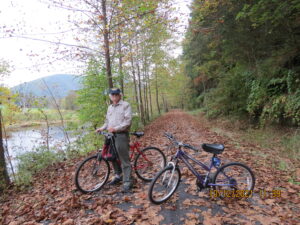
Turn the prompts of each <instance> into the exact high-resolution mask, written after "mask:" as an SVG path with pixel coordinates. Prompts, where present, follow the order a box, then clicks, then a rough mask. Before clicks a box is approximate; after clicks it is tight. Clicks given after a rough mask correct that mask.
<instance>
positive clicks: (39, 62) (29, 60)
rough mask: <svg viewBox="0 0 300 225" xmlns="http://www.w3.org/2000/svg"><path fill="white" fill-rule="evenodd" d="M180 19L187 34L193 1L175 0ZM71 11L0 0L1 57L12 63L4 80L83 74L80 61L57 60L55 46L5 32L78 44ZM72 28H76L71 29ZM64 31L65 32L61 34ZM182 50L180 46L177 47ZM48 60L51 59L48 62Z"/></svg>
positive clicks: (29, 0)
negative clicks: (190, 5)
mask: <svg viewBox="0 0 300 225" xmlns="http://www.w3.org/2000/svg"><path fill="white" fill-rule="evenodd" d="M174 2H175V3H176V8H177V9H178V11H179V13H178V17H180V19H181V21H182V22H181V27H180V32H182V36H183V34H184V31H185V29H184V27H186V26H187V19H188V15H189V8H188V5H189V4H190V2H191V0H174ZM68 14H70V12H69V11H68V10H64V9H58V8H53V7H50V8H49V7H48V5H47V4H45V3H42V2H41V0H1V1H0V21H1V24H0V28H1V27H3V26H5V28H4V29H2V28H1V29H0V59H3V60H5V61H8V62H9V64H10V65H11V66H12V69H11V70H12V71H11V74H10V76H9V77H6V78H5V79H4V80H2V81H1V83H3V84H4V85H6V86H8V87H12V86H14V85H17V84H19V83H22V82H27V81H31V80H34V79H37V78H41V77H43V76H49V75H52V74H80V73H81V72H82V69H80V68H82V67H83V65H79V64H78V63H77V62H70V61H69V62H65V61H62V60H56V61H55V59H57V58H58V57H59V56H58V55H55V54H54V49H55V47H56V46H55V45H53V44H50V43H47V42H42V41H37V40H30V39H25V38H17V37H7V35H6V34H3V32H2V31H5V30H11V29H15V34H18V35H20V36H23V37H30V38H35V39H42V40H50V41H57V40H58V39H59V40H60V41H61V42H63V43H68V44H76V42H75V41H74V39H73V37H74V35H75V32H76V30H73V29H75V28H74V26H73V25H72V24H71V23H69V22H68ZM72 30H73V31H72ZM61 31H66V32H64V33H63V34H61V33H60V32H61ZM177 52H180V49H178V50H177ZM49 62H52V63H51V64H49Z"/></svg>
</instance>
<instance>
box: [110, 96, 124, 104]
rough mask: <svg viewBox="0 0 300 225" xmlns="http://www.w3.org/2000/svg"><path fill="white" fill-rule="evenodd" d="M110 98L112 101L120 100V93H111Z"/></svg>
mask: <svg viewBox="0 0 300 225" xmlns="http://www.w3.org/2000/svg"><path fill="white" fill-rule="evenodd" d="M110 99H111V100H112V102H113V103H117V102H119V101H120V99H121V95H120V94H111V95H110Z"/></svg>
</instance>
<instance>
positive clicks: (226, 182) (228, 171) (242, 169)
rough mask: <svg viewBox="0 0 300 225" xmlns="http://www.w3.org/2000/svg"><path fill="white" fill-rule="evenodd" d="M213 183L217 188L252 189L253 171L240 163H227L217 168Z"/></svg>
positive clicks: (253, 182)
mask: <svg viewBox="0 0 300 225" xmlns="http://www.w3.org/2000/svg"><path fill="white" fill-rule="evenodd" d="M213 180H214V181H213V183H215V184H217V185H218V186H214V188H215V189H218V190H242V191H252V190H253V189H254V184H255V178H254V174H253V172H252V171H251V170H250V168H248V167H247V166H246V165H244V164H241V163H229V164H227V165H224V166H222V167H220V168H219V170H218V172H217V173H216V175H215V177H214V179H213Z"/></svg>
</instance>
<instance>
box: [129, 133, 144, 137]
mask: <svg viewBox="0 0 300 225" xmlns="http://www.w3.org/2000/svg"><path fill="white" fill-rule="evenodd" d="M130 134H132V135H134V136H136V137H137V138H140V137H142V136H144V132H132V133H130Z"/></svg>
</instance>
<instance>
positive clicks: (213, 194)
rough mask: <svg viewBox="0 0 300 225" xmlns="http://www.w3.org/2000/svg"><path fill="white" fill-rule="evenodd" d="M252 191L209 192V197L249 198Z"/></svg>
mask: <svg viewBox="0 0 300 225" xmlns="http://www.w3.org/2000/svg"><path fill="white" fill-rule="evenodd" d="M252 195H253V191H252V190H251V191H249V190H210V191H209V196H210V197H213V198H220V197H221V198H251V197H252Z"/></svg>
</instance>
